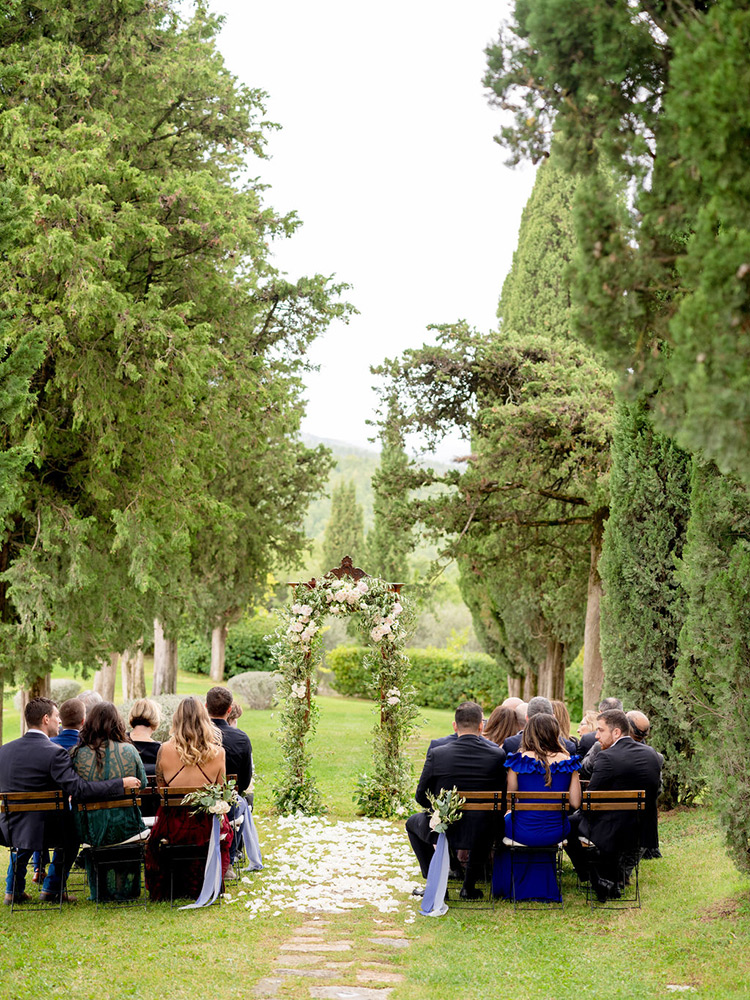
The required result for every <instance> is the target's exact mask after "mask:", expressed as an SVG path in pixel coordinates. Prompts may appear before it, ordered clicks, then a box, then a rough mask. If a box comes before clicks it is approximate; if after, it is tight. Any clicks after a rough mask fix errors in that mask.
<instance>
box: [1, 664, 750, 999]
mask: <svg viewBox="0 0 750 1000" xmlns="http://www.w3.org/2000/svg"><path fill="white" fill-rule="evenodd" d="M208 687H209V682H208V679H207V678H196V677H195V676H193V675H181V676H180V687H179V690H180V693H183V692H184V693H185V694H188V693H195V694H202V693H203V692H204V691H205V690H206V689H207V688H208ZM320 707H321V712H320V723H319V730H318V733H317V735H316V737H315V739H314V742H313V752H314V755H315V764H314V770H315V774H316V776H317V778H318V781H319V784H320V787H321V790H322V792H323V795H324V798H325V800H326V802H327V803H328V804H329V807H330V814H331V816H333V817H335V818H340V819H352V818H354V813H353V802H352V795H353V791H354V782H355V778H356V776H357V774H358V773H359V772H360V771H362V770H366V769H367V768H368V767H369V763H370V744H369V738H370V730H371V728H372V726H373V724H374V722H375V714H374V712H373V706H372V704H370V703H368V702H364V701H355V700H351V699H344V698H321V699H320ZM6 712H7V714H6V739H11V738H13V737H14V735H17V732H18V719H17V713H15V718H14V713H13V710H12V708H10V709H9V708H8V704H7V702H6ZM424 719H425V725H424V726H423V727H422V729H421V730H420V733H419V735H418V736H417V737H415V739H414V741H413V744H412V746H411V748H410V751H411V754H412V757H413V759H414V762H415V765H416V768H417V769H418V767H419V765H420V763H421V761H422V760H423V758H424V751H425V748H426V746H427V742H428V741H429V739H430V738H432V737H433V736H437V735H443V734H445V733H447V732H449V731H450V719H451V715H450V713H448V712H439V711H426V712H424ZM277 720H278V715H277V714H276V713H274V712H245V714H244V715H243V717H242V719H241V723H242V724H243V728H244V729H245V730H246V731H247V732H248V734H249V735H250V737H251V739H252V741H253V749H254V755H255V761H256V768H257V771H258V777H257V783H256V807H257V813H256V815H257V817H258V827H259V832H260V836H261V843H263V838H264V830H265V831H266V835H267V836H268V837H269V839H270V836H271V833H272V830H273V823H274V821H273V819H272V817H271V816H270V802H271V796H272V786H273V781H274V774H275V772H276V770H277V768H278V765H279V752H278V747H277V744H276V743H275V741H274V739H273V730H274V727H275V725H276V724H277ZM14 726H15V728H14ZM661 839H662V852H663V854H664V858H663V859H662V860H660V861H651V862H646V863H644V864H643V866H642V892H643V908H642V909H641V910H628V911H619V912H617V911H598V912H595V913H592V912H591V911H590V910H588V909H587V908H586V906H585V903H584V900H583V898H582V897H580V896H578V895H577V894H576V891H575V886H574V880H573V876H572V873H571V871H570V869H569V868H566V875H565V886H564V897H565V904H566V905H565V910H564V911H562V912H560V911H538V910H537V911H526V912H523V911H518V912H515V913H514V912H513V909H512V906H510V905H509V904H507V903H501V904H499V905H498V906H497V907H496V908H495V909H494V910H493V911H488V910H479V909H459V908H458V907H452V908H451V909H450V910H449V913H448V915H447V916H446V917H444V918H442V919H439V920H428V919H423V918H421V917H417V919H416V920H415V921H414V922H408V919H409V916H410V915H411V914H413V912H414V909H415V906H416V904H415V903H414V902H413V901H412V900H408V901H407V900H405V901H404V905H403V910H402V911H400V912H399V913H397V914H394V915H388V916H387V917H386V918H385V922H383V919H382V915H379V914H378V913H377V912H376V911H374V910H370V909H367V908H365V909H360V910H354V911H352V912H350V913H347V914H341V915H338V914H336V915H332V916H330V917H327V918H326V919H328V920H329V921H330V924H329V927H328V933H330V934H337V933H338V934H340V935H342V936H346V937H347V938H348V939H349V940H351V941H352V952H351V953H349V954H347V955H346V958H347V959H348V960H353V961H354V965H353V966H352V969H351V971H349V972H347V971H346V970H344V971H342V973H341V977H342V978H341V982H342V983H349V984H351V985H354V984H355V983H356V979H355V978H354V969H355V968H356V967H357V966H358V965H359V964H361V963H363V962H364V963H366V962H368V961H371V960H372V959H373V947H374V946H373V945H372V944H371V943H370V937H371V935H372V933H373V928H375V927H378V926H386V925H387V926H390V927H393V928H395V929H398V930H400V931H401V932H402V933H403V934H404V936H406V937H408V938H409V939H410V940H411V942H412V944H411V947H409V948H407V949H404V950H400V951H398V952H396V951H394V952H393V954H392V955H389V959H388V961H389V963H390V966H391V967H392V969H393V970H394V971H396V972H399V973H401V974H403V975H404V976H405V980H404V981H403V982H401V983H397V984H395V985H393V992H392V993H391V994H390V1000H406V998H409V1000H414V998H416V1000H445V998H456V1000H465V998H468V997H469V996H471V995H472V994H475V993H478V992H482V993H487V994H488V995H495V994H497V995H499V996H510V997H513V998H514V1000H569V998H573V997H575V998H579V997H580V998H589V997H591V998H593V997H596V998H597V1000H601V998H602V997H637V998H644V1000H651V998H662V997H669V996H674V995H684V996H695V997H700V998H711V1000H734V998H737V1000H740V998H748V997H750V896H749V891H748V890H749V888H750V886H749V884H748V880H747V879H746V878H743V877H742V876H740V875H739V874H738V873H737V872H736V870H735V869H734V868H733V867H732V866H731V864H730V863H729V861H728V860H727V858H726V855H725V853H724V850H723V847H722V838H721V834H720V831H719V830H718V829H717V827H716V824H715V822H714V818H713V815H712V814H711V812H710V811H709V810H708V809H696V810H691V811H679V812H674V813H670V814H667V815H665V816H663V817H662V821H661ZM404 843H405V847H404V850H405V851H408V845H407V844H406V841H404ZM3 862H4V855H0V863H3ZM272 867H273V866H272V865H271V866H269V870H271V869H272ZM265 877H267V872H264V873H262V874H261V875H259V876H254V878H258V879H262V878H265ZM260 884H262V883H260ZM405 918H407V922H405ZM304 919H305V917H304V916H303V915H301V914H297V913H295V912H294V911H290V910H282V911H280V912H277V913H276V914H272V913H270V912H266V913H262V914H260V915H259V916H258V917H257V918H256V919H254V920H252V921H251V920H249V919H248V917H247V915H246V913H245V911H243V910H242V909H237V908H234V907H232V906H222V907H212V908H209V909H207V910H203V911H198V912H189V913H181V912H179V911H176V910H170V909H169V908H168V906H166V905H164V904H156V905H149V907H148V908H147V909H146V910H138V909H116V908H114V907H109V908H108V907H102V908H101V909H99V911H97V910H96V909H95V907H94V906H93V905H91V904H88V903H86V902H80V903H79V904H78V905H77V906H75V907H68V908H65V910H64V912H63V914H62V915H60V914H59V913H58V912H57V911H50V912H45V913H38V912H37V913H32V912H27V913H24V912H23V911H21V912H18V913H15V914H14V915H13V916H12V917H11V915H10V914H9V913H8V912H7V911H5V912H2V913H0V924H1V925H2V934H3V942H4V944H3V948H2V951H0V1000H5V998H9V1000H10V998H13V1000H15V998H19V1000H20V998H26V997H28V998H31V997H34V998H36V997H37V996H39V995H40V994H44V993H49V992H52V991H56V992H57V991H63V990H64V991H66V992H68V993H70V994H71V995H74V996H76V998H77V1000H94V998H99V997H118V998H119V997H134V998H138V1000H147V998H148V1000H153V998H161V997H163V998H165V1000H178V998H183V997H184V998H189V1000H216V998H223V997H246V996H247V997H252V996H254V995H255V994H254V991H253V984H254V983H256V982H257V980H258V979H259V978H260V977H261V976H263V975H267V974H269V973H270V972H272V963H273V960H274V958H275V957H276V955H277V953H278V949H279V947H280V945H281V944H282V943H283V942H284V941H285V940H288V938H289V936H290V935H291V934H292V933H293V931H294V929H295V927H297V926H299V925H300V924H301V923H302V922H303V920H304ZM318 985H322V984H318V983H317V981H313V980H305V979H290V980H288V981H285V982H284V983H283V984H282V985H281V987H280V988H279V990H278V996H279V997H282V998H302V997H305V998H308V997H310V995H311V994H310V988H311V987H316V986H318ZM669 985H674V986H683V987H687V986H689V987H692V990H691V991H670V990H668V989H667V986H669Z"/></svg>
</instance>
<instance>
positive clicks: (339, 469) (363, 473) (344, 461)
mask: <svg viewBox="0 0 750 1000" xmlns="http://www.w3.org/2000/svg"><path fill="white" fill-rule="evenodd" d="M302 440H303V441H304V442H305V444H306V445H307V446H308V448H315V447H317V445H319V444H323V445H325V446H326V448H330V450H331V451H332V452H333V457H334V458H335V460H336V467H335V468H334V469H333V471H332V472H331V475H330V476H329V477H328V483H327V485H326V495H325V496H322V497H320V499H318V500H314V501H313V502H312V503H311V504H310V507H309V509H308V511H307V517H306V518H305V531H306V532H307V535H308V537H309V538H316V539H317V538H321V537H322V535H323V532H324V531H325V527H326V522H327V520H328V518H329V517H330V514H331V490H332V489H333V488H334V486H338V485H339V483H340V482H341V481H342V480H347V481H348V480H354V488H355V489H356V491H357V502H358V503H361V504H362V508H363V510H364V514H365V531H367V530H368V529H369V528H370V527H371V526H372V503H373V490H372V477H373V474H374V473H375V471H376V470H377V468H378V466H379V465H380V452H379V451H376V450H375V448H372V449H370V448H358V447H357V446H356V445H353V444H347V443H346V442H345V441H332V440H331V439H330V438H319V437H315V436H314V435H312V434H303V435H302Z"/></svg>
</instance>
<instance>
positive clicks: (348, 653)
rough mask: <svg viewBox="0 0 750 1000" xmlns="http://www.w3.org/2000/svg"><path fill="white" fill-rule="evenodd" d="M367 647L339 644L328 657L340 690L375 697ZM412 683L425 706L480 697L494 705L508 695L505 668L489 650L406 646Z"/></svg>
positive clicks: (487, 704) (453, 704) (449, 705)
mask: <svg viewBox="0 0 750 1000" xmlns="http://www.w3.org/2000/svg"><path fill="white" fill-rule="evenodd" d="M366 652H367V647H363V646H339V647H338V648H337V649H333V650H331V651H330V652H329V653H328V654H327V655H326V659H327V662H328V665H329V666H330V668H331V669H332V670H333V673H334V676H335V681H334V684H333V686H334V688H335V689H336V690H337V691H338V692H339V694H345V695H355V696H359V697H364V698H372V697H374V695H375V694H376V692H375V691H374V690H373V687H372V675H371V673H370V672H369V671H368V670H366V669H365V667H364V665H363V659H364V656H365V653H366ZM405 654H406V656H407V657H408V658H409V663H410V670H409V683H410V684H412V685H413V686H414V688H415V690H416V701H417V703H418V704H419V705H421V706H422V707H423V708H455V707H456V705H458V704H459V703H460V702H462V701H477V702H479V703H480V705H483V706H484V707H485V708H488V709H489V708H494V707H495V705H498V704H499V703H500V702H501V701H503V699H504V698H505V697H506V696H507V692H508V686H507V677H506V674H505V672H504V671H503V670H502V669H501V668H500V667H499V666H498V665H497V663H496V662H495V660H494V659H493V658H492V657H491V656H488V655H487V654H486V653H453V652H449V651H448V650H445V649H407V650H405Z"/></svg>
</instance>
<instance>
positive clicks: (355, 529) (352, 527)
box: [321, 481, 365, 573]
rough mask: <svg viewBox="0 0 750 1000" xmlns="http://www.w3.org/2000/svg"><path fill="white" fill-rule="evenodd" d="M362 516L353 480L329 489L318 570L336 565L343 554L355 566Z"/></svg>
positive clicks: (361, 539) (360, 547) (360, 548)
mask: <svg viewBox="0 0 750 1000" xmlns="http://www.w3.org/2000/svg"><path fill="white" fill-rule="evenodd" d="M364 529H365V519H364V514H363V512H362V506H361V504H358V503H357V491H356V489H355V486H354V483H353V482H352V481H350V482H342V483H339V485H338V486H334V488H333V492H332V493H331V516H330V517H329V519H328V523H327V524H326V530H325V534H324V535H323V550H322V553H321V560H322V566H321V572H322V573H327V572H328V571H329V570H331V569H335V568H336V567H337V566H338V565H340V563H341V560H342V559H343V558H344V556H350V557H351V559H352V562H353V563H354V565H355V566H356V565H357V564H358V561H361V559H362V557H363V555H364V548H365V544H364Z"/></svg>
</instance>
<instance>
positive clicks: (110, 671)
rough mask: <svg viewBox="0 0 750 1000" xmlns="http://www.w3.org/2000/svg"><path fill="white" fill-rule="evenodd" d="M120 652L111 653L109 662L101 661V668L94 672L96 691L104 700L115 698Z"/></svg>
mask: <svg viewBox="0 0 750 1000" xmlns="http://www.w3.org/2000/svg"><path fill="white" fill-rule="evenodd" d="M119 660H120V654H119V653H110V656H109V663H107V661H106V660H102V661H101V664H102V665H101V669H99V670H97V672H96V673H95V674H94V691H97V692H98V693H99V694H100V695H101V696H102V698H103V699H104V701H114V700H115V685H116V683H117V664H118V662H119Z"/></svg>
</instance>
